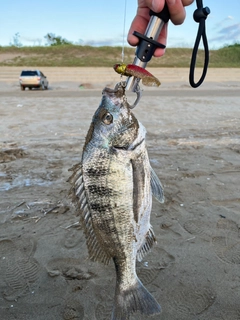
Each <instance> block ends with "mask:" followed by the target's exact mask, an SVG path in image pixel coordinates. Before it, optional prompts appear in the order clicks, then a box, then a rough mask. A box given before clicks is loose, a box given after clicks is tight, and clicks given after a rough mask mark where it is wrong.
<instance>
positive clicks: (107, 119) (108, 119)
mask: <svg viewBox="0 0 240 320" xmlns="http://www.w3.org/2000/svg"><path fill="white" fill-rule="evenodd" d="M102 122H103V123H105V124H111V123H112V122H113V116H112V115H111V113H109V112H107V113H106V114H105V115H104V116H103V118H102Z"/></svg>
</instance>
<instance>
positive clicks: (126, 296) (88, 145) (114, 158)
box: [71, 84, 164, 320]
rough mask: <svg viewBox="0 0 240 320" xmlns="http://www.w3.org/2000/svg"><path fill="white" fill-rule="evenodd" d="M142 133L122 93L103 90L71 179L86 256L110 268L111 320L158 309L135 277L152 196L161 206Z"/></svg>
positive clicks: (147, 236)
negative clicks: (112, 284)
mask: <svg viewBox="0 0 240 320" xmlns="http://www.w3.org/2000/svg"><path fill="white" fill-rule="evenodd" d="M145 134H146V130H145V128H144V127H143V125H142V124H141V123H140V122H139V121H138V120H137V119H136V118H135V116H134V115H133V113H132V112H131V110H130V108H129V105H128V103H127V101H126V99H125V96H124V88H123V86H122V85H121V84H118V85H117V86H116V87H115V89H109V88H106V89H104V91H103V97H102V101H101V104H100V106H99V108H98V109H97V111H96V113H95V115H94V116H93V119H92V123H91V126H90V128H89V131H88V134H87V137H86V142H85V145H84V148H83V154H82V161H81V163H80V164H79V165H78V166H76V167H75V170H74V173H73V175H72V177H71V182H72V189H71V190H72V193H73V195H74V199H75V201H76V203H77V207H78V211H79V213H80V216H81V223H82V225H83V228H84V232H85V236H86V242H87V247H88V251H89V256H90V258H91V259H92V260H94V261H100V262H103V263H105V264H108V263H109V261H110V260H111V259H112V260H113V262H114V264H115V268H116V278H117V280H116V290H115V299H114V306H113V312H112V318H111V319H112V320H126V319H128V318H129V316H130V314H132V313H135V312H140V313H142V314H145V315H152V314H157V313H159V312H160V311H161V307H160V305H159V304H158V303H157V301H156V300H155V299H154V298H153V296H152V295H151V294H150V293H149V292H148V290H147V289H146V288H145V287H144V286H143V284H142V283H141V281H140V280H139V279H138V277H137V274H136V259H138V260H139V261H141V259H142V258H143V256H144V255H145V254H146V253H147V252H148V251H149V250H150V248H151V247H152V245H153V243H154V242H155V236H154V233H153V229H152V226H151V224H150V213H151V207H152V194H153V195H154V196H155V197H156V198H157V199H158V200H159V201H160V202H161V203H162V202H163V201H164V197H163V189H162V185H161V183H160V181H159V179H158V177H157V176H156V174H155V173H154V171H153V169H152V168H151V166H150V163H149V159H148V153H147V149H146V146H145Z"/></svg>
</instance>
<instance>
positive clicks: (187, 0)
mask: <svg viewBox="0 0 240 320" xmlns="http://www.w3.org/2000/svg"><path fill="white" fill-rule="evenodd" d="M193 1H194V0H182V4H183V6H184V7H186V6H189V5H190V4H192V3H193Z"/></svg>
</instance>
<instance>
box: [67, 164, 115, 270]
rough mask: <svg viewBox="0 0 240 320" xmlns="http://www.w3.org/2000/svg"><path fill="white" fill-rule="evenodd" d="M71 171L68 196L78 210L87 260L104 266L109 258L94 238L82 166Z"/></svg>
mask: <svg viewBox="0 0 240 320" xmlns="http://www.w3.org/2000/svg"><path fill="white" fill-rule="evenodd" d="M73 171H74V172H73V174H72V176H71V177H70V178H69V182H70V183H72V187H71V189H70V194H71V195H72V200H73V202H74V203H75V204H76V206H77V208H78V214H77V215H80V219H81V223H82V225H83V230H84V234H85V237H86V243H87V248H88V253H89V258H90V259H91V260H93V261H99V262H102V263H104V264H108V263H109V261H110V259H111V257H109V256H108V255H107V254H106V253H105V252H104V251H103V250H102V248H101V246H100V245H99V243H98V241H97V238H96V236H95V232H94V228H93V223H92V215H91V210H90V208H89V204H88V199H87V195H86V191H85V188H84V180H83V175H82V165H81V164H78V165H76V166H74V167H73Z"/></svg>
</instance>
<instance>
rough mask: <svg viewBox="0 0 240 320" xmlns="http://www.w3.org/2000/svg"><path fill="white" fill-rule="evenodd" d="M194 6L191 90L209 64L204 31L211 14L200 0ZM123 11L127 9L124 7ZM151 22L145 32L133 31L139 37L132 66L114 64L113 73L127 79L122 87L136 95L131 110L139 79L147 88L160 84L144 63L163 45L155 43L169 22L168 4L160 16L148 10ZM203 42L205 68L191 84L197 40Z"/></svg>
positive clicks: (203, 76) (197, 85)
mask: <svg viewBox="0 0 240 320" xmlns="http://www.w3.org/2000/svg"><path fill="white" fill-rule="evenodd" d="M196 3H197V9H196V10H195V11H194V14H193V18H194V20H195V21H196V22H197V23H199V27H198V32H197V37H196V41H195V44H194V48H193V51H192V58H191V64H190V72H189V83H190V85H191V86H192V87H193V88H197V87H199V86H200V85H201V84H202V83H203V81H204V79H205V76H206V73H207V68H208V63H209V49H208V42H207V36H206V28H205V21H206V19H207V16H208V15H209V14H210V9H209V8H208V7H205V8H204V7H203V2H202V0H196ZM125 10H126V8H125ZM149 15H150V20H149V23H148V26H147V28H146V31H145V33H144V34H141V33H139V32H137V31H134V32H133V34H134V35H135V36H136V37H138V39H139V44H138V46H137V48H136V51H135V58H134V60H133V63H132V64H129V65H125V64H116V65H115V66H114V70H115V71H116V72H118V73H120V74H121V75H125V76H126V77H127V79H126V82H123V86H124V87H125V90H130V91H132V92H135V93H136V94H137V98H136V100H135V102H134V103H133V105H132V106H131V108H134V107H135V106H136V105H137V104H138V102H139V100H140V98H141V90H140V86H139V82H140V80H142V82H143V84H145V85H150V86H159V85H160V82H159V80H158V79H157V78H156V77H154V76H153V75H152V74H151V73H150V72H148V71H147V70H145V68H146V66H147V63H148V62H149V61H150V60H151V58H152V56H153V54H154V51H155V50H156V49H157V48H163V49H164V48H165V47H166V46H165V45H163V44H161V43H159V42H158V41H157V39H158V37H159V35H160V32H161V30H162V28H163V26H164V24H165V23H167V22H168V21H169V19H170V14H169V10H168V7H167V4H166V3H165V6H164V8H163V10H162V11H161V12H159V13H156V12H153V11H152V10H150V11H149ZM201 38H202V40H203V46H204V52H205V57H204V66H203V71H202V75H201V77H200V79H199V81H198V82H195V81H194V71H195V65H196V59H197V52H198V49H199V43H200V40H201Z"/></svg>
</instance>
